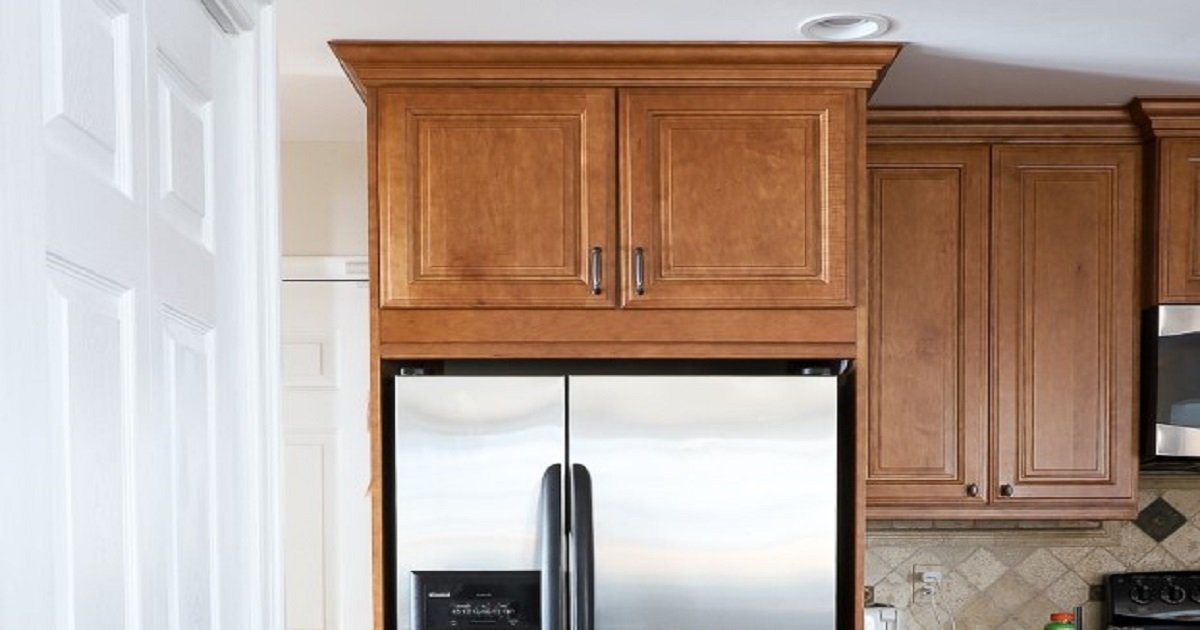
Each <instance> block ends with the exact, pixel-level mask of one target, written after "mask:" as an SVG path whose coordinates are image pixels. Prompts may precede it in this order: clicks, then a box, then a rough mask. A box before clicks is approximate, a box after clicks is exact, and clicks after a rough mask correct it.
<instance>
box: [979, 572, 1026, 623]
mask: <svg viewBox="0 0 1200 630" xmlns="http://www.w3.org/2000/svg"><path fill="white" fill-rule="evenodd" d="M1037 594H1038V589H1036V588H1034V587H1032V586H1030V585H1029V583H1028V582H1026V581H1025V580H1024V579H1023V578H1022V577H1021V576H1019V575H1017V573H1016V572H1015V571H1009V572H1008V573H1005V574H1004V575H1002V576H1000V577H999V578H998V579H997V580H996V581H995V582H994V583H992V585H991V586H989V587H988V589H987V590H986V591H984V592H983V596H984V597H990V598H991V599H992V601H993V602H995V604H996V606H998V607H999V608H1000V609H1001V610H1004V611H1006V612H1008V613H1010V614H1011V613H1015V612H1016V611H1017V610H1019V609H1020V608H1021V606H1022V604H1024V603H1025V602H1027V601H1029V600H1031V599H1033V597H1034V596H1035V595H1037Z"/></svg>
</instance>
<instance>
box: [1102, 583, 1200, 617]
mask: <svg viewBox="0 0 1200 630" xmlns="http://www.w3.org/2000/svg"><path fill="white" fill-rule="evenodd" d="M1104 602H1105V603H1104V611H1105V623H1107V627H1110V628H1130V629H1138V628H1145V629H1155V630H1167V629H1182V628H1191V629H1192V630H1195V629H1196V628H1200V571H1160V572H1154V573H1115V574H1113V575H1109V576H1107V577H1105V578H1104Z"/></svg>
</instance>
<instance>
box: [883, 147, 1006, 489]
mask: <svg viewBox="0 0 1200 630" xmlns="http://www.w3.org/2000/svg"><path fill="white" fill-rule="evenodd" d="M868 157H869V160H870V161H869V170H870V173H869V175H870V177H869V180H870V182H871V193H872V196H871V224H872V226H874V229H873V230H872V238H873V241H872V252H871V260H872V263H871V276H870V287H871V288H870V290H871V296H872V297H871V321H872V326H871V339H870V345H869V347H870V352H871V360H870V363H869V365H870V370H871V376H870V389H871V392H870V400H871V404H870V409H869V413H868V421H867V436H868V438H867V439H868V448H867V454H868V460H867V462H868V463H867V483H868V489H867V492H868V494H867V496H868V499H869V500H870V501H871V502H872V504H876V505H879V504H890V505H896V504H904V503H906V502H907V503H938V504H983V503H985V502H986V500H987V496H988V490H987V489H988V486H989V485H990V484H989V483H988V481H987V474H988V461H987V458H988V447H987V445H988V409H987V402H988V398H987V391H988V374H987V369H988V364H987V340H988V325H987V317H988V292H987V269H988V246H987V235H988V226H987V217H988V163H989V160H990V156H989V150H988V148H987V147H986V146H963V147H946V146H929V145H913V146H880V147H872V148H871V149H870V154H869V156H868ZM972 484H974V489H975V492H974V493H972V492H970V491H969V490H968V487H969V486H971V485H972Z"/></svg>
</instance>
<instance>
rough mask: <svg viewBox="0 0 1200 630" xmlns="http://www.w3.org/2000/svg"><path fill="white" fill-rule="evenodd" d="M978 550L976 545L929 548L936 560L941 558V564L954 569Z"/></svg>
mask: <svg viewBox="0 0 1200 630" xmlns="http://www.w3.org/2000/svg"><path fill="white" fill-rule="evenodd" d="M977 549H979V547H978V546H977V545H936V546H933V547H930V551H932V552H933V553H934V555H936V556H937V557H938V558H941V560H942V564H944V565H946V566H947V567H956V566H958V565H959V563H961V562H962V561H963V560H966V559H967V558H969V557H971V554H973V553H975V550H977Z"/></svg>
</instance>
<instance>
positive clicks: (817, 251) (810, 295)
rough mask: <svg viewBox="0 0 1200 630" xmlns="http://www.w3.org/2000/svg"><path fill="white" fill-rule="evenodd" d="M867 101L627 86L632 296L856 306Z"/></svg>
mask: <svg viewBox="0 0 1200 630" xmlns="http://www.w3.org/2000/svg"><path fill="white" fill-rule="evenodd" d="M855 103H856V101H855V96H854V92H852V91H849V90H848V91H846V92H826V93H822V92H816V93H814V92H812V91H807V92H792V91H786V90H778V91H770V90H757V91H746V90H738V91H721V90H703V89H630V90H623V91H622V92H621V142H622V158H621V159H622V182H623V183H622V185H623V186H624V187H625V188H626V189H625V191H624V195H623V197H622V223H623V226H624V227H623V234H624V237H625V240H626V241H627V242H624V243H622V248H623V249H622V260H623V261H624V262H623V264H624V265H625V266H626V267H625V274H624V277H625V278H626V282H625V286H624V290H623V294H622V295H623V296H624V301H625V304H626V305H627V306H634V307H638V306H645V307H659V308H675V307H685V308H733V307H751V308H753V307H771V308H786V307H795V306H849V305H852V304H853V294H852V289H851V283H849V282H848V273H849V266H850V260H851V251H850V249H851V248H850V247H849V239H848V235H849V234H850V225H851V222H850V220H849V217H848V214H847V212H846V208H847V204H848V203H849V201H848V198H847V194H848V189H847V187H848V186H849V185H850V184H849V180H848V179H847V178H848V177H852V175H853V170H854V169H855V168H857V162H856V157H857V156H856V155H850V154H849V153H848V152H847V151H848V150H847V148H846V147H847V146H848V145H849V146H851V147H853V146H854V143H853V141H852V138H850V136H852V135H853V134H854V133H855V132H854V130H853V129H851V128H849V126H848V123H847V118H848V117H849V115H850V114H851V113H852V112H853V110H854V107H855ZM849 151H850V153H854V150H853V149H850V150H849ZM638 249H640V250H641V252H642V253H643V256H642V259H641V260H642V261H643V262H644V269H645V273H644V278H645V282H644V291H641V292H639V290H638V287H637V286H636V282H635V281H634V279H633V275H634V274H636V273H637V272H636V270H635V269H634V267H635V266H637V265H638V264H639V262H638V261H635V260H634V259H633V258H634V256H635V255H636V252H637V250H638Z"/></svg>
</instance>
